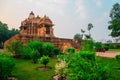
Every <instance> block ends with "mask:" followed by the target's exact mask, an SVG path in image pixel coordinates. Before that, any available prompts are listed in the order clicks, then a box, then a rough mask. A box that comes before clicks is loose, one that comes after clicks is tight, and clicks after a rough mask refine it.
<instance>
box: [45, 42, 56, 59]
mask: <svg viewBox="0 0 120 80" xmlns="http://www.w3.org/2000/svg"><path fill="white" fill-rule="evenodd" d="M43 53H44V55H45V56H49V57H51V56H53V53H54V45H53V44H51V43H44V44H43Z"/></svg>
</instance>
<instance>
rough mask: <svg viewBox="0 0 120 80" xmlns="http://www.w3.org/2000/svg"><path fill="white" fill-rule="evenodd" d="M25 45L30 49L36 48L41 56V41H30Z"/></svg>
mask: <svg viewBox="0 0 120 80" xmlns="http://www.w3.org/2000/svg"><path fill="white" fill-rule="evenodd" d="M27 46H28V47H30V48H31V49H32V50H37V51H38V52H39V54H40V55H41V56H42V55H43V49H42V48H43V43H42V42H41V41H30V42H28V43H27Z"/></svg>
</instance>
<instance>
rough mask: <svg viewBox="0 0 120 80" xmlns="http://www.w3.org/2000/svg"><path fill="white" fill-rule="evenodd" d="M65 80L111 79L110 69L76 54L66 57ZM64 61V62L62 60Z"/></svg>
mask: <svg viewBox="0 0 120 80" xmlns="http://www.w3.org/2000/svg"><path fill="white" fill-rule="evenodd" d="M66 56H67V58H66V59H67V60H66V64H67V67H66V68H65V69H64V74H65V75H66V78H67V80H107V79H110V78H111V72H110V67H109V66H108V65H106V64H102V63H98V62H97V61H92V60H88V59H86V58H83V57H81V55H80V54H79V53H78V54H77V53H76V54H69V56H68V55H66ZM63 61H64V60H63Z"/></svg>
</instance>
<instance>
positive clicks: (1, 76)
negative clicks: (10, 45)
mask: <svg viewBox="0 0 120 80" xmlns="http://www.w3.org/2000/svg"><path fill="white" fill-rule="evenodd" d="M14 66H15V61H14V60H13V58H12V57H11V56H7V55H5V53H0V80H7V78H8V77H9V76H11V75H12V71H13V69H14Z"/></svg>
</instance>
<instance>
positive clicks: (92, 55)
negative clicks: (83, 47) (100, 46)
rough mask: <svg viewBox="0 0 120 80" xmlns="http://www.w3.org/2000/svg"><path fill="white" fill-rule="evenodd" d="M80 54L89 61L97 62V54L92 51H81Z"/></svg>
mask: <svg viewBox="0 0 120 80" xmlns="http://www.w3.org/2000/svg"><path fill="white" fill-rule="evenodd" d="M78 54H79V55H81V56H82V57H83V58H85V59H89V60H95V56H96V53H95V52H90V51H80V52H79V53H78Z"/></svg>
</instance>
